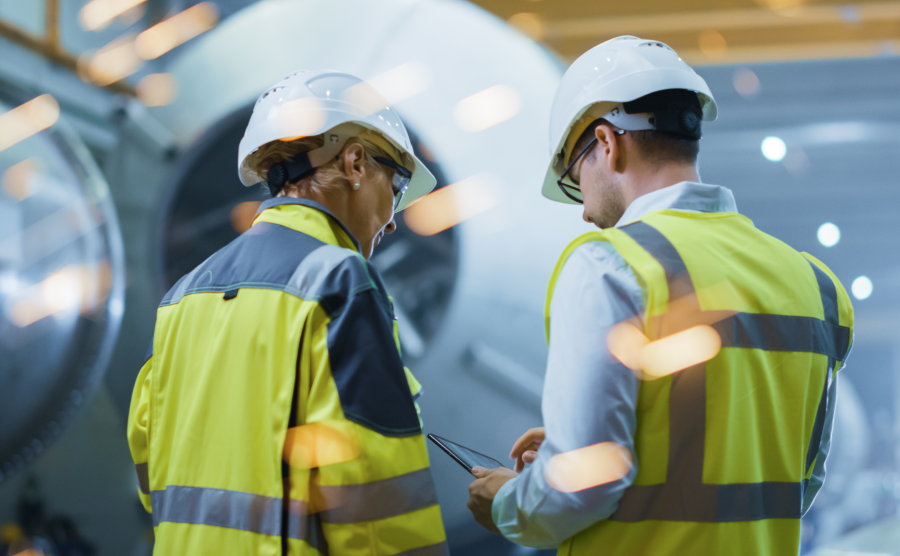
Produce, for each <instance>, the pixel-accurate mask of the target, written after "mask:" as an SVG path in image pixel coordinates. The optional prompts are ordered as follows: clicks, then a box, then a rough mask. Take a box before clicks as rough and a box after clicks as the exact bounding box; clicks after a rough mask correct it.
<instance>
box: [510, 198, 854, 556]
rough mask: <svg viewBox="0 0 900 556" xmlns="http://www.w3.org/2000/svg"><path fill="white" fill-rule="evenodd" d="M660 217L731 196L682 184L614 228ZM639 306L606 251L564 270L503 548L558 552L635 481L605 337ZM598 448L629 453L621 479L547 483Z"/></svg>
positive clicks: (629, 423)
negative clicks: (531, 455) (611, 445)
mask: <svg viewBox="0 0 900 556" xmlns="http://www.w3.org/2000/svg"><path fill="white" fill-rule="evenodd" d="M662 209H674V210H683V211H690V212H737V207H736V206H735V202H734V196H733V195H732V194H731V191H730V190H729V189H727V188H724V187H720V186H714V185H704V184H700V183H694V182H682V183H678V184H676V185H672V186H669V187H666V188H663V189H660V190H658V191H654V192H652V193H648V194H646V195H644V196H642V197H639V198H638V199H635V200H634V202H632V203H631V205H630V206H629V207H628V209H627V210H626V211H625V213H624V214H623V215H622V218H621V219H620V220H619V222H618V223H617V224H616V227H620V226H623V225H625V224H628V223H630V222H633V221H635V220H637V219H639V218H641V217H642V216H644V215H645V214H647V213H649V212H651V211H656V210H662ZM642 298H643V296H642V291H641V287H640V285H639V284H638V282H637V280H636V279H635V277H634V273H633V272H632V270H631V268H630V267H629V266H628V264H626V263H625V260H624V259H623V258H622V256H621V255H619V253H618V252H617V251H616V250H615V249H614V248H613V247H612V245H611V244H609V243H607V242H589V243H585V244H583V245H581V246H579V247H578V248H577V249H575V251H574V252H573V253H572V255H571V256H570V257H569V259H568V261H567V262H566V263H565V266H564V267H563V270H562V272H561V273H560V275H559V279H558V281H557V283H556V290H555V293H554V296H553V302H552V305H551V308H550V316H551V319H550V338H551V342H550V353H549V357H548V361H547V373H546V376H545V378H544V392H543V400H542V407H541V410H542V413H543V418H544V427H545V431H546V440H545V441H544V443H543V444H542V445H541V447H540V450H538V457H537V459H536V460H535V462H534V463H533V464H532V465H531V466H529V467H527V468H526V469H525V470H524V471H523V472H522V473H521V474H520V475H519V476H518V477H517V478H515V479H513V480H511V481H509V482H507V483H506V484H505V485H503V487H502V488H501V489H500V490H499V492H497V496H496V497H495V498H494V503H493V508H492V514H493V518H494V523H495V524H496V525H497V527H498V528H499V529H500V531H501V533H503V535H504V536H505V537H506V538H508V539H509V540H511V541H513V542H516V543H518V544H522V545H525V546H532V547H536V548H553V547H557V546H559V545H560V544H561V543H562V542H563V541H564V540H566V539H567V538H569V537H571V536H573V535H575V534H576V533H578V532H580V531H582V530H584V529H586V528H588V527H590V526H591V525H593V524H594V523H596V522H597V521H600V520H602V519H606V518H608V517H609V516H610V515H612V513H613V512H615V510H616V507H617V506H618V502H619V498H621V496H622V494H623V492H624V490H625V489H626V488H628V486H629V485H631V482H632V481H633V480H634V477H635V476H636V475H637V470H638V465H640V462H638V461H637V458H636V456H635V453H634V433H635V428H636V424H637V423H636V418H635V407H636V405H637V397H638V389H639V388H640V384H639V381H638V380H637V379H636V378H635V376H634V374H633V373H632V372H631V371H630V370H629V369H628V368H627V367H625V366H624V365H622V364H621V363H619V362H618V360H616V359H615V358H614V357H613V356H612V355H611V354H610V353H609V350H608V349H607V347H606V337H607V333H608V332H609V329H610V328H611V327H612V326H613V325H614V324H616V323H618V322H621V321H622V320H625V319H626V318H628V317H631V316H634V315H643V313H644V304H643V299H642ZM836 382H837V381H833V383H832V384H831V386H830V387H829V396H828V397H829V400H828V401H829V403H828V407H827V410H828V411H827V414H826V423H825V431H824V434H823V440H822V445H821V447H820V453H819V457H818V458H817V461H816V466H815V469H814V471H813V478H812V480H811V481H810V484H809V487H808V488H807V490H806V496H805V499H804V503H803V511H804V512H805V511H806V510H807V509H808V508H809V505H810V504H811V503H812V500H813V498H815V495H816V492H818V490H819V487H820V486H821V484H822V481H823V480H824V474H825V469H824V463H825V456H826V455H827V450H828V446H829V445H830V438H831V428H832V423H833V419H834V405H835V404H834V394H835V393H836V387H837V384H836ZM523 432H524V431H523ZM600 442H615V443H616V444H619V445H620V446H624V447H626V448H627V449H628V450H630V451H631V454H632V461H633V462H634V465H633V467H632V469H631V471H630V472H629V473H628V474H627V475H626V476H625V477H623V478H622V479H621V480H618V481H614V482H611V483H606V484H603V485H600V486H596V487H593V488H588V489H585V490H582V491H578V492H573V493H563V492H559V491H557V490H555V489H554V488H553V487H551V486H550V485H549V484H548V483H547V480H546V478H545V476H544V471H545V469H546V468H547V464H548V462H549V460H550V458H552V457H553V456H554V455H556V454H559V453H562V452H568V451H570V450H575V449H578V448H582V447H585V446H591V445H593V444H598V443H600Z"/></svg>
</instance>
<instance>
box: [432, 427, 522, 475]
mask: <svg viewBox="0 0 900 556" xmlns="http://www.w3.org/2000/svg"><path fill="white" fill-rule="evenodd" d="M428 439H429V440H431V441H432V442H434V443H435V444H437V445H438V447H439V448H440V449H441V450H443V451H444V452H446V453H447V455H448V456H450V457H451V458H453V459H454V460H455V461H456V463H458V464H460V465H462V466H463V467H464V468H465V469H466V471H469V472H471V471H472V468H473V467H484V468H485V469H497V468H500V467H505V466H504V465H503V464H502V463H500V462H499V461H497V460H495V459H494V458H492V457H488V456H486V455H484V454H482V453H479V452H476V451H475V450H470V449H469V448H466V447H465V446H463V445H461V444H457V443H456V442H452V441H450V440H447V439H446V438H441V437H440V436H437V435H435V434H429V435H428Z"/></svg>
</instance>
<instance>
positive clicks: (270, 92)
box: [256, 87, 284, 104]
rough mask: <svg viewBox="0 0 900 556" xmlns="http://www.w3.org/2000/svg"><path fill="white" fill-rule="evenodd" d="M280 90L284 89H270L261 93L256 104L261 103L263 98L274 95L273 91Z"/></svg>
mask: <svg viewBox="0 0 900 556" xmlns="http://www.w3.org/2000/svg"><path fill="white" fill-rule="evenodd" d="M281 89H284V87H272V88H271V89H269V90H268V91H266V92H265V93H263V94H262V95H260V97H259V100H257V101H256V103H257V104H259V103H260V102H262V100H263V99H264V98H266V97H267V96H269V95H271V94H272V93H274V92H275V91H279V90H281Z"/></svg>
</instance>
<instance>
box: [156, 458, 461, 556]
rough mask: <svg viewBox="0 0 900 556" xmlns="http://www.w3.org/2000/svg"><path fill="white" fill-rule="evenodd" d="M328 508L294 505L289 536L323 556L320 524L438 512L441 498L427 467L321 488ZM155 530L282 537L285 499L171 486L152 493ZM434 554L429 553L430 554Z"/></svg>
mask: <svg viewBox="0 0 900 556" xmlns="http://www.w3.org/2000/svg"><path fill="white" fill-rule="evenodd" d="M319 491H320V493H321V495H322V498H323V500H324V502H325V504H326V505H327V506H328V507H331V508H332V509H330V510H326V511H323V512H320V513H317V514H309V513H307V504H306V502H303V501H300V500H291V501H290V503H289V510H290V515H288V516H286V517H287V519H288V524H287V533H288V536H289V537H291V538H294V539H300V540H303V541H306V542H307V543H309V544H310V545H311V546H313V547H314V548H316V549H317V550H318V551H319V552H321V553H323V554H328V543H327V542H326V540H325V535H324V533H323V531H322V523H323V522H324V523H338V524H347V523H358V522H362V521H374V520H378V519H386V518H389V517H396V516H398V515H403V514H405V513H409V512H413V511H416V510H421V509H424V508H428V507H430V506H434V505H435V504H437V494H436V492H435V489H434V483H433V482H432V479H431V472H430V471H429V469H428V468H427V467H426V468H425V469H420V470H419V471H413V472H412V473H407V474H405V475H400V476H399V477H393V478H390V479H385V480H382V481H374V482H371V483H365V484H359V485H343V486H320V487H319ZM150 503H151V505H152V509H153V525H154V526H159V525H160V524H162V523H165V522H169V523H189V524H192V525H212V526H215V527H225V528H228V529H238V530H241V531H249V532H251V533H260V534H263V535H272V536H281V518H282V506H283V502H282V499H281V498H275V497H271V496H263V495H260V494H252V493H249V492H240V491H236V490H225V489H217V488H203V487H188V486H177V485H169V486H168V487H166V490H156V491H153V492H151V493H150ZM439 546H442V545H434V546H433V547H424V548H420V549H416V550H419V551H422V552H421V555H420V553H419V552H409V554H410V555H414V556H431V555H432V554H444V552H438V551H437V550H438V547H439ZM429 550H430V552H429Z"/></svg>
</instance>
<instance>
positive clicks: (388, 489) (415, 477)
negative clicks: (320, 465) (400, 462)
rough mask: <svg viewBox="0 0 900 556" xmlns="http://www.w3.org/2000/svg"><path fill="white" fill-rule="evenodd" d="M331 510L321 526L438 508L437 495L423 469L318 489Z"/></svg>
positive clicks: (323, 514) (427, 471) (425, 470)
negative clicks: (369, 480) (386, 477)
mask: <svg viewBox="0 0 900 556" xmlns="http://www.w3.org/2000/svg"><path fill="white" fill-rule="evenodd" d="M319 492H320V493H321V495H322V498H323V499H324V500H325V505H326V507H328V508H332V509H330V510H325V511H323V512H321V516H322V521H323V522H324V523H359V522H362V521H375V520H377V519H386V518H389V517H395V516H398V515H403V514H405V513H409V512H414V511H416V510H421V509H424V508H427V507H429V506H433V505H435V504H437V493H436V492H435V489H434V483H433V482H432V480H431V471H430V470H429V469H428V468H427V467H426V468H425V469H420V470H418V471H413V472H412V473H407V474H405V475H400V476H398V477H392V478H390V479H384V480H382V481H373V482H371V483H364V484H359V485H342V486H324V485H323V486H320V487H319Z"/></svg>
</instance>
